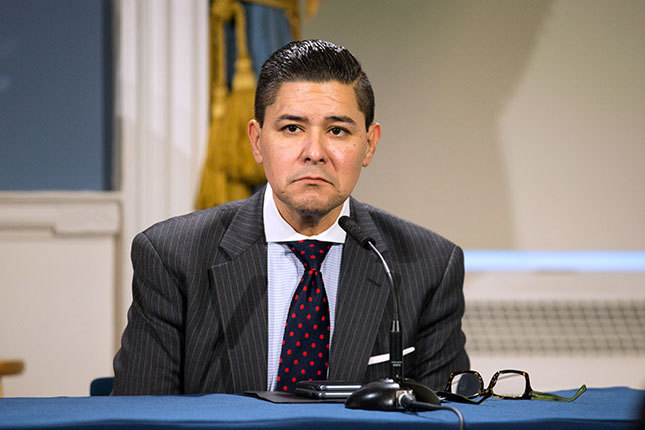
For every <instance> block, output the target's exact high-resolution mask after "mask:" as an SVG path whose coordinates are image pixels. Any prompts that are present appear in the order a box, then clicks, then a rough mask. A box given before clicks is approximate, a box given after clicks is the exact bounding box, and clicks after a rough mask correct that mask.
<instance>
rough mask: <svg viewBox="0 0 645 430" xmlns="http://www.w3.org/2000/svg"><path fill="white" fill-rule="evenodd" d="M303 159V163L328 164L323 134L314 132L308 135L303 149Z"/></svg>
mask: <svg viewBox="0 0 645 430" xmlns="http://www.w3.org/2000/svg"><path fill="white" fill-rule="evenodd" d="M302 158H303V161H305V162H307V163H313V164H317V163H325V162H327V147H326V144H325V138H324V133H323V132H321V131H320V132H319V131H317V130H315V131H314V130H312V132H311V133H309V134H308V135H307V137H306V139H305V142H304V146H303V149H302Z"/></svg>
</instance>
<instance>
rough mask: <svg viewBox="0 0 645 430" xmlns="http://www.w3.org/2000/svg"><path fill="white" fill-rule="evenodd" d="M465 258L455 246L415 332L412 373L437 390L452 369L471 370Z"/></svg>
mask: <svg viewBox="0 0 645 430" xmlns="http://www.w3.org/2000/svg"><path fill="white" fill-rule="evenodd" d="M463 281H464V257H463V252H462V250H461V248H459V247H458V246H453V248H452V252H451V254H450V257H449V259H448V263H447V265H446V266H445V269H444V272H443V277H442V279H441V281H440V283H439V285H438V286H437V287H436V289H433V290H429V294H428V296H427V297H426V301H425V303H424V305H423V310H422V313H421V317H420V319H419V323H418V326H417V332H416V342H415V348H416V351H415V354H414V359H413V363H414V364H413V367H412V368H411V369H410V372H409V373H408V374H409V376H410V377H411V378H413V379H415V380H416V381H418V382H421V383H423V384H425V385H427V386H429V387H431V388H433V389H435V390H442V389H444V388H445V384H446V381H447V380H448V377H449V375H450V372H453V371H458V370H468V369H469V368H470V362H469V359H468V355H467V354H466V351H465V349H464V344H465V336H464V334H463V332H462V330H461V319H462V316H463V314H464V295H463Z"/></svg>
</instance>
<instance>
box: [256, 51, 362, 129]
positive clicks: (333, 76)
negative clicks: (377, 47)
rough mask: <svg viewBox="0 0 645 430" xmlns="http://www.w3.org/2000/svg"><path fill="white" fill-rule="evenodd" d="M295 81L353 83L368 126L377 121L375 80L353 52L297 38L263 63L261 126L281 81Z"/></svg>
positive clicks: (258, 106) (259, 105)
mask: <svg viewBox="0 0 645 430" xmlns="http://www.w3.org/2000/svg"><path fill="white" fill-rule="evenodd" d="M296 81H305V82H329V81H338V82H340V83H342V84H347V85H349V84H354V93H355V94H356V101H357V102H358V108H359V110H360V111H361V112H362V113H363V115H365V128H368V127H369V126H370V124H372V121H374V91H372V84H370V81H369V79H367V75H366V74H365V72H363V69H362V68H361V65H360V63H359V62H358V60H356V58H354V56H353V55H352V53H351V52H349V51H348V50H347V48H344V47H342V46H336V45H334V44H333V43H331V42H327V41H325V40H298V41H295V42H290V43H288V44H286V45H284V46H283V47H282V48H280V49H278V50H277V51H276V52H274V53H273V54H272V55H271V56H270V57H269V59H268V60H266V61H265V62H264V64H263V65H262V70H261V71H260V77H259V78H258V85H257V89H256V90H255V119H256V120H257V121H258V122H259V123H260V126H262V125H263V124H264V113H265V110H266V107H267V106H270V105H271V104H273V103H274V102H275V98H276V95H277V94H278V90H279V89H280V86H281V85H282V83H283V82H296Z"/></svg>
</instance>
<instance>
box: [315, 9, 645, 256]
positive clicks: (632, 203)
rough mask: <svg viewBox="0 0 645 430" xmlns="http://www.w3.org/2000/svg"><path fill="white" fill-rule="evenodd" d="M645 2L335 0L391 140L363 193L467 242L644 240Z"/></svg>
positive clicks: (322, 14) (631, 244)
mask: <svg viewBox="0 0 645 430" xmlns="http://www.w3.org/2000/svg"><path fill="white" fill-rule="evenodd" d="M643 22H645V4H644V3H643V2H642V1H639V0H635V1H631V0H617V1H601V0H591V1H581V0H560V1H545V0H539V1H521V2H518V1H514V0H495V1H485V2H483V1H478V0H472V1H467V0H460V1H447V0H444V1H428V0H405V1H396V2H394V1H378V0H353V1H343V0H325V1H323V2H321V6H320V10H319V12H318V14H317V15H316V16H315V17H314V18H313V19H312V20H311V21H310V22H309V23H308V24H306V25H305V26H304V27H303V33H304V36H305V37H306V38H326V39H330V40H332V41H334V42H337V43H339V44H343V45H345V46H347V47H348V48H349V49H350V50H351V51H352V52H353V53H354V54H355V55H356V56H357V57H358V58H359V60H360V61H361V62H362V64H363V66H364V68H365V70H366V71H367V73H368V75H369V77H370V79H371V81H372V83H373V85H374V88H375V92H376V118H377V120H378V121H380V122H381V123H382V125H383V138H382V139H381V143H380V145H379V148H378V149H377V153H376V157H375V159H374V162H373V163H372V165H371V166H370V167H369V168H368V169H366V170H365V171H364V172H363V176H362V178H361V181H360V183H359V187H358V189H357V191H356V193H355V194H356V196H357V197H359V198H361V199H363V200H365V201H368V202H371V203H373V204H376V205H377V206H380V207H383V208H385V209H388V210H391V211H392V212H395V213H397V214H400V215H402V216H403V217H405V218H408V219H411V220H414V221H416V222H418V223H419V224H421V225H424V226H427V227H430V228H433V229H435V230H437V231H438V232H440V233H443V234H445V235H446V236H448V237H450V238H451V239H453V240H455V241H456V242H457V243H459V244H461V245H462V246H464V247H465V248H468V249H473V248H483V249H491V248H501V249H531V250H533V249H562V250H571V249H632V250H635V249H644V248H645V223H643V222H642V220H643V218H644V216H645V193H643V192H642V189H641V188H642V186H643V184H645V169H643V168H642V165H643V162H644V161H645V121H643V117H644V115H645V50H644V49H643V45H644V43H645V26H643V25H642V23H643Z"/></svg>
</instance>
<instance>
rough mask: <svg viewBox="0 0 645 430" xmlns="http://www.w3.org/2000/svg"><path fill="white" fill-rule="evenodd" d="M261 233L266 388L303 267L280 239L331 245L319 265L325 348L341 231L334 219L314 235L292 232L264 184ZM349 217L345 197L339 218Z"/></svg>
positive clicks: (277, 362)
mask: <svg viewBox="0 0 645 430" xmlns="http://www.w3.org/2000/svg"><path fill="white" fill-rule="evenodd" d="M263 215H264V216H263V220H264V234H265V236H266V240H267V272H268V307H269V309H268V312H269V321H268V331H269V339H268V355H267V357H268V359H267V381H268V383H267V389H268V390H270V391H272V390H274V389H275V385H276V377H277V376H278V368H279V365H280V353H281V352H282V338H283V336H284V323H285V321H286V320H287V314H288V312H289V306H290V305H291V299H292V298H293V295H294V293H295V291H296V288H297V287H298V284H299V283H300V279H301V278H302V275H303V273H304V267H303V265H302V263H301V262H300V260H299V259H298V257H297V256H296V255H295V254H294V253H293V252H291V250H290V249H289V247H288V246H287V245H286V244H285V243H284V242H292V241H296V240H320V241H323V242H332V243H333V245H332V247H331V249H330V250H329V252H328V253H327V255H326V256H325V259H324V260H323V263H322V266H321V268H320V273H321V274H322V277H323V282H324V283H325V291H326V292H327V300H328V302H329V323H330V328H329V330H330V334H329V339H330V342H329V348H330V351H331V341H332V339H333V335H334V320H335V315H336V293H337V291H338V280H339V278H340V263H341V259H342V256H343V244H344V243H345V235H346V234H345V231H344V230H343V229H342V228H340V226H339V225H338V220H336V221H335V222H334V224H333V225H332V226H331V227H330V228H328V229H327V230H325V231H324V232H322V233H320V234H318V235H315V236H305V235H302V234H300V233H298V232H297V231H295V230H294V229H293V228H292V227H291V226H290V225H289V224H288V223H287V222H286V221H285V220H284V219H283V218H282V216H281V215H280V213H279V212H278V208H277V207H276V205H275V201H274V200H273V190H272V189H271V186H270V185H269V184H267V187H266V191H265V194H264V208H263ZM343 215H347V216H349V199H347V200H345V203H343V208H342V210H341V212H340V215H339V216H338V217H339V218H340V217H341V216H343Z"/></svg>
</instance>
